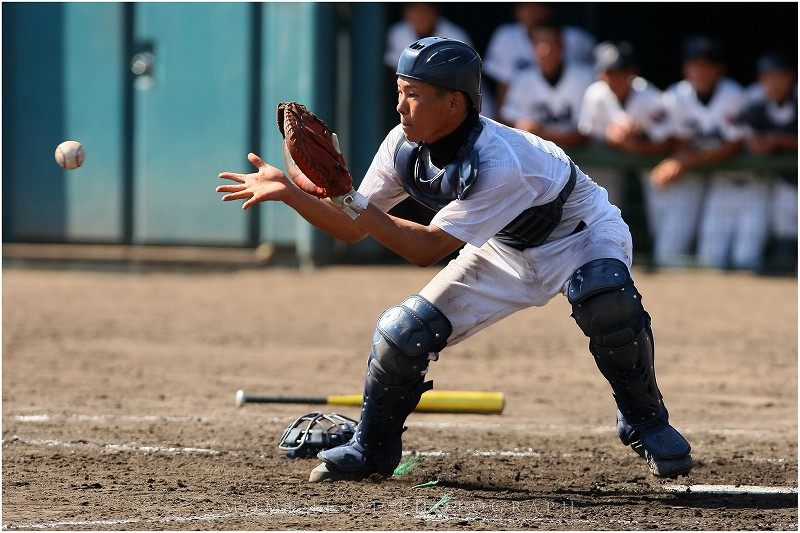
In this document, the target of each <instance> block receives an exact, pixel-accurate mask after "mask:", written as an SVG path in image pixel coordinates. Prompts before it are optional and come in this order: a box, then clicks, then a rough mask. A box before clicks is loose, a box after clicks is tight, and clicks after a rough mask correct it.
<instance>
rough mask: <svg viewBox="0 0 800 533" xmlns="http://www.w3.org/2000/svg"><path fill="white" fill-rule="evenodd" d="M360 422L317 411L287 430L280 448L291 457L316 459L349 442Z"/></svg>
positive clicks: (279, 445) (299, 419)
mask: <svg viewBox="0 0 800 533" xmlns="http://www.w3.org/2000/svg"><path fill="white" fill-rule="evenodd" d="M357 424H358V422H356V421H355V420H353V419H352V418H348V417H346V416H343V415H339V414H336V413H331V414H329V415H326V414H323V413H320V412H318V411H315V412H313V413H308V414H307V415H303V416H301V417H300V418H298V419H297V420H295V421H294V422H292V423H291V424H289V427H287V428H286V431H284V432H283V436H282V437H281V441H280V443H279V444H278V448H280V449H281V450H286V451H287V454H286V455H288V456H289V457H292V458H300V457H314V456H315V455H317V453H319V452H321V451H323V450H328V449H330V448H334V447H336V446H339V445H340V444H344V443H346V442H348V441H349V440H350V439H351V438H352V437H353V434H354V433H355V429H356V425H357Z"/></svg>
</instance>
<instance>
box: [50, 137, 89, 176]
mask: <svg viewBox="0 0 800 533" xmlns="http://www.w3.org/2000/svg"><path fill="white" fill-rule="evenodd" d="M85 158H86V154H84V153H83V146H81V143H79V142H78V141H64V142H63V143H61V144H59V145H58V146H57V147H56V163H58V166H60V167H61V168H63V169H65V170H74V169H76V168H78V167H79V166H81V165H82V164H83V160H84V159H85Z"/></svg>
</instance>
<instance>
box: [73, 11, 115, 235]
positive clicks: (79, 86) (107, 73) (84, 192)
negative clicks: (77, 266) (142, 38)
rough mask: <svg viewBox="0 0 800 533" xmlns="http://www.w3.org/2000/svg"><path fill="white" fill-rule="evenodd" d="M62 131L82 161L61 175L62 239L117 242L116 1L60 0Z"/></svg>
mask: <svg viewBox="0 0 800 533" xmlns="http://www.w3.org/2000/svg"><path fill="white" fill-rule="evenodd" d="M63 6H64V46H63V57H64V59H63V64H64V113H65V128H64V136H65V137H66V138H69V139H75V140H78V141H80V142H81V143H82V144H83V147H84V150H85V152H86V162H85V163H84V165H83V166H82V167H81V168H79V169H77V170H74V171H70V172H65V173H64V176H63V180H64V186H65V201H66V220H65V228H66V238H67V239H68V240H73V241H93V242H122V240H123V206H124V202H125V201H126V200H125V199H124V198H123V194H124V186H123V185H124V184H123V172H124V169H123V161H124V154H123V151H124V150H126V149H127V147H126V146H124V124H123V113H124V105H125V103H124V94H125V91H124V87H123V84H124V83H125V81H126V78H125V75H124V74H125V72H126V70H127V68H128V66H127V64H126V61H125V58H124V51H125V43H124V42H123V40H122V38H121V36H122V35H123V34H124V31H123V24H124V20H123V9H122V4H119V3H65V4H63Z"/></svg>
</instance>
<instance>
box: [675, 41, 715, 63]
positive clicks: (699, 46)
mask: <svg viewBox="0 0 800 533" xmlns="http://www.w3.org/2000/svg"><path fill="white" fill-rule="evenodd" d="M692 59H707V60H708V61H711V62H712V63H722V62H723V61H724V57H723V54H722V45H721V44H720V43H719V41H717V40H715V39H712V38H711V37H708V36H706V35H694V36H692V37H688V38H686V39H685V40H684V41H683V60H684V61H690V60H692Z"/></svg>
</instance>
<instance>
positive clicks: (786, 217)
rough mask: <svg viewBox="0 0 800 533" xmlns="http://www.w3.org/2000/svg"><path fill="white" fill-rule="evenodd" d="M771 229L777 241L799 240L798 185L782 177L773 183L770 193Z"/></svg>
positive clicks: (775, 179)
mask: <svg viewBox="0 0 800 533" xmlns="http://www.w3.org/2000/svg"><path fill="white" fill-rule="evenodd" d="M769 211H770V227H771V230H772V235H773V236H774V237H775V238H777V239H796V238H797V184H792V183H786V182H785V181H783V180H782V179H781V178H780V177H776V178H774V179H773V182H772V190H771V192H770V205H769Z"/></svg>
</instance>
